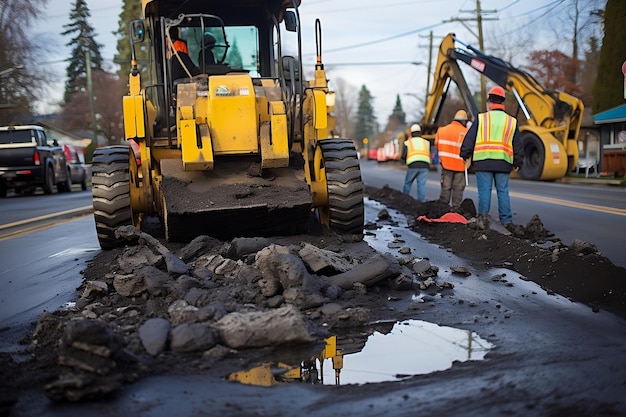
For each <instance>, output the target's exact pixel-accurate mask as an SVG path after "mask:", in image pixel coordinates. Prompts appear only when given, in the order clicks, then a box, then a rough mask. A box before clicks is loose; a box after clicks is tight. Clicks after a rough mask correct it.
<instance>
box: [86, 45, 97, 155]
mask: <svg viewBox="0 0 626 417" xmlns="http://www.w3.org/2000/svg"><path fill="white" fill-rule="evenodd" d="M85 65H86V67H87V68H86V70H87V94H88V95H89V107H90V108H91V129H92V140H91V144H90V145H89V146H87V155H86V156H87V159H88V162H89V163H91V158H92V156H93V152H94V150H95V149H96V147H98V126H97V123H96V105H95V103H94V98H93V82H92V78H91V54H90V53H89V51H87V52H85Z"/></svg>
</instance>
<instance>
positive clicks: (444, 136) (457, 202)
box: [435, 110, 467, 211]
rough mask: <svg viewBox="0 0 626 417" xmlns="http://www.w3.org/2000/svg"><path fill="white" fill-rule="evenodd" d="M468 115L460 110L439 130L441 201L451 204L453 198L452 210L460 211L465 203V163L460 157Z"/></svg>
mask: <svg viewBox="0 0 626 417" xmlns="http://www.w3.org/2000/svg"><path fill="white" fill-rule="evenodd" d="M466 126H467V113H466V112H465V110H459V111H457V112H456V114H455V115H454V120H452V122H451V123H450V124H448V125H445V126H441V127H440V128H439V129H437V133H436V135H435V146H436V147H437V152H438V153H439V160H440V161H441V193H440V194H439V201H441V202H442V203H446V204H450V197H452V210H454V211H458V210H459V209H460V208H461V202H462V201H463V191H464V190H465V175H466V174H465V162H464V161H463V159H462V158H461V157H460V156H459V153H460V151H461V144H462V143H463V138H464V137H465V133H466V132H467V127H466Z"/></svg>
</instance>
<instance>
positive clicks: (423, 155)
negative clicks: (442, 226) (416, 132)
mask: <svg viewBox="0 0 626 417" xmlns="http://www.w3.org/2000/svg"><path fill="white" fill-rule="evenodd" d="M405 146H406V147H407V153H406V164H407V165H411V164H412V163H413V162H426V163H427V164H430V143H429V142H428V141H427V140H426V139H424V138H420V137H419V136H418V137H415V138H410V139H408V140H407V141H406V142H405Z"/></svg>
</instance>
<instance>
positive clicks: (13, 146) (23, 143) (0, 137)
mask: <svg viewBox="0 0 626 417" xmlns="http://www.w3.org/2000/svg"><path fill="white" fill-rule="evenodd" d="M55 145H56V144H50V143H48V138H47V137H46V132H45V130H44V129H43V128H42V127H41V126H30V125H29V126H0V197H6V195H7V190H9V189H13V190H14V191H15V192H16V193H25V194H28V193H33V192H34V191H35V189H36V188H37V187H41V188H42V189H43V192H44V193H45V194H52V193H53V192H54V186H55V185H56V187H57V190H58V191H59V192H69V191H72V179H71V175H70V168H69V167H68V165H67V162H66V160H65V154H64V153H63V147H61V146H55Z"/></svg>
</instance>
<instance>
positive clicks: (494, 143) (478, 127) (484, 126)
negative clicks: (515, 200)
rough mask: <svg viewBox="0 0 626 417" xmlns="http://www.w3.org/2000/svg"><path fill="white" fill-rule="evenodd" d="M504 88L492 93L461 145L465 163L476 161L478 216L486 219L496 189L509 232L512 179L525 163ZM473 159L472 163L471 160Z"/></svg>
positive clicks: (503, 218) (502, 221)
mask: <svg viewBox="0 0 626 417" xmlns="http://www.w3.org/2000/svg"><path fill="white" fill-rule="evenodd" d="M505 97H506V95H505V92H504V88H502V87H500V86H496V87H493V88H492V89H491V90H489V93H488V99H487V106H488V111H487V112H485V113H480V114H479V115H478V118H477V120H476V123H474V124H472V126H471V127H470V128H469V130H468V131H467V133H466V134H465V139H464V140H463V144H462V145H461V153H460V156H461V158H463V160H465V161H466V163H468V164H469V163H470V161H471V160H473V163H474V171H475V172H476V187H477V188H478V216H479V218H480V217H486V216H487V215H488V213H489V209H490V207H491V189H492V185H493V184H494V183H495V185H496V195H497V197H498V217H499V219H500V223H502V224H503V225H504V226H505V227H507V228H510V227H511V226H512V225H513V212H512V210H511V200H510V197H509V176H510V174H511V171H513V170H514V171H519V169H520V168H521V166H522V163H523V161H524V147H523V143H522V138H521V135H520V132H519V128H518V126H517V119H516V118H515V117H513V116H510V115H509V114H507V113H506V112H505V108H504V99H505ZM470 158H471V159H470Z"/></svg>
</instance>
